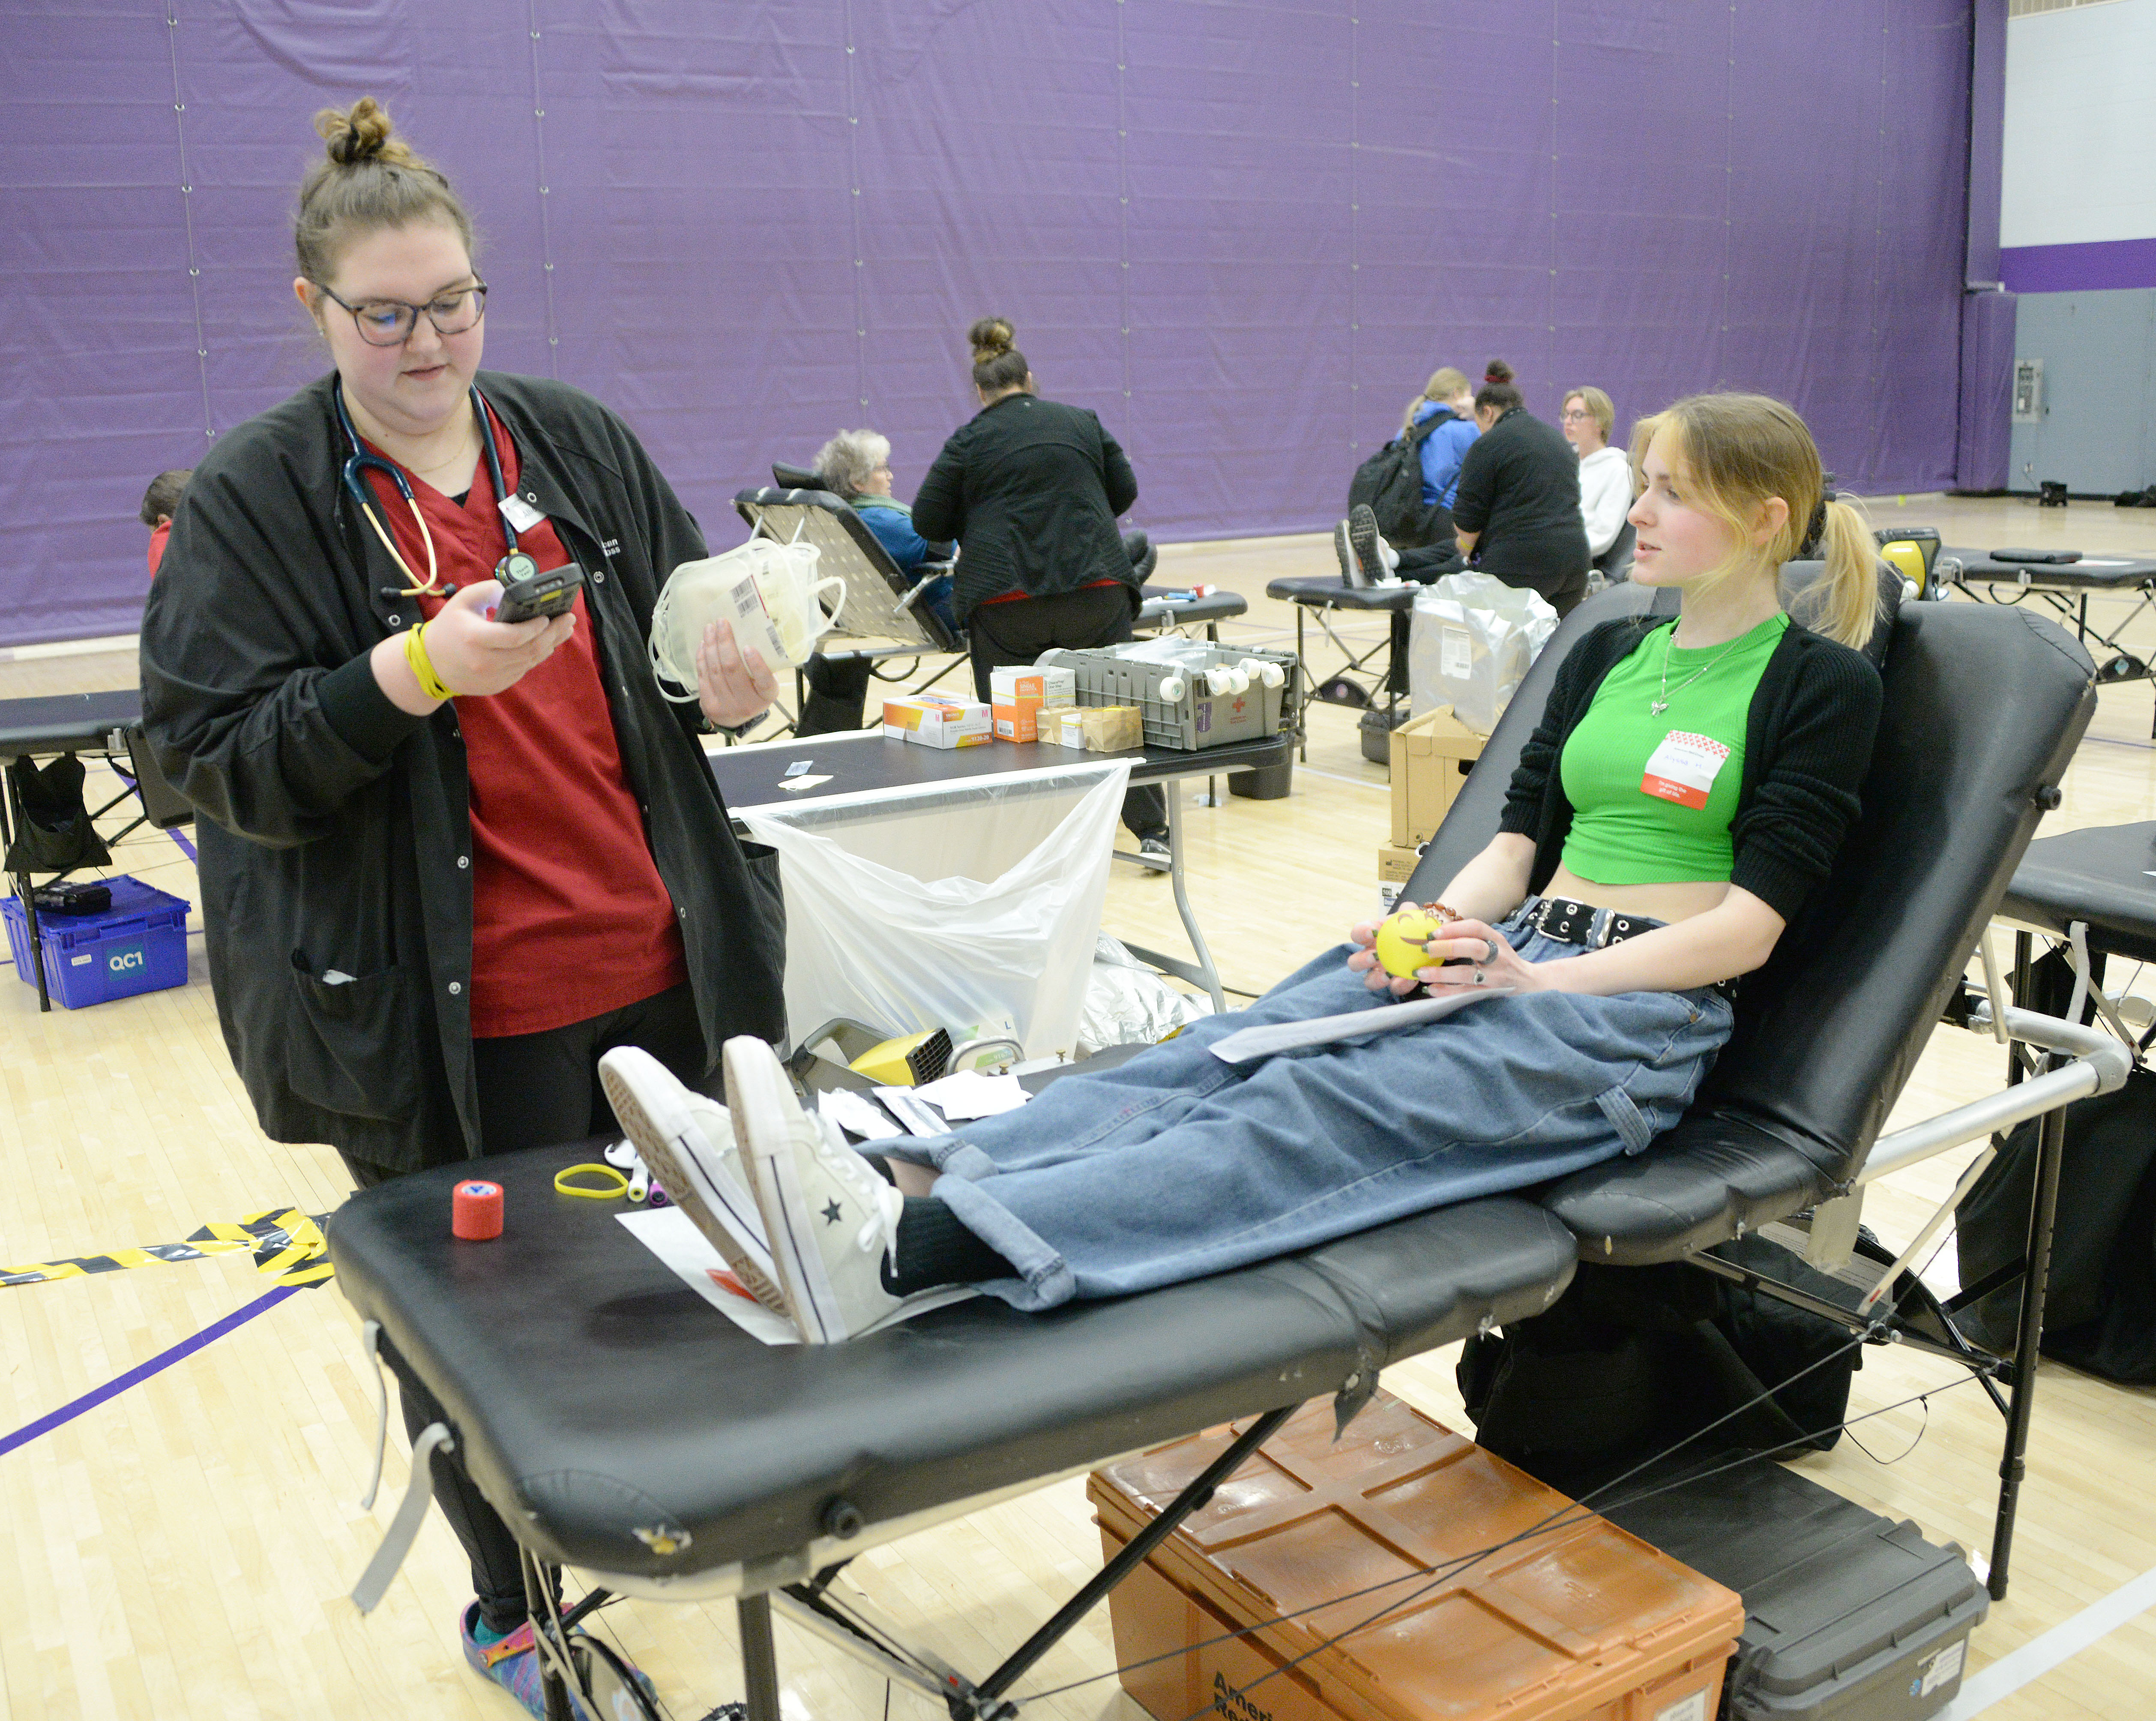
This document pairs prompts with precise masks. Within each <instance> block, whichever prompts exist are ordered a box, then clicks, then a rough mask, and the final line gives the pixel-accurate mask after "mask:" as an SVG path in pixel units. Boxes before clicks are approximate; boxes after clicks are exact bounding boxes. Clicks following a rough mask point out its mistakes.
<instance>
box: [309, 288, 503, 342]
mask: <svg viewBox="0 0 2156 1721" xmlns="http://www.w3.org/2000/svg"><path fill="white" fill-rule="evenodd" d="M315 285H316V286H318V287H321V282H320V281H317V282H316V283H315ZM321 290H322V295H323V296H324V297H325V298H327V299H333V300H336V302H337V303H338V304H339V305H341V306H344V308H345V309H346V311H350V312H351V313H352V322H353V325H354V326H356V327H357V329H358V330H359V338H360V339H361V340H362V341H364V342H367V345H368V346H370V347H402V346H403V344H404V343H405V342H407V341H408V340H410V339H411V338H412V331H413V329H415V328H417V327H418V325H419V313H420V312H421V311H425V312H426V313H427V321H429V322H431V323H432V324H434V332H435V333H436V334H438V335H461V334H463V333H464V332H465V331H466V330H468V329H470V328H472V327H474V326H476V325H477V323H478V321H479V320H480V318H481V317H482V316H485V315H486V283H485V281H475V282H473V283H472V285H470V286H468V287H452V288H450V289H449V291H447V292H445V293H437V294H435V295H434V297H433V298H431V299H429V301H427V302H426V303H425V304H424V305H413V304H409V303H408V302H407V301H404V300H402V299H362V301H360V302H359V303H358V304H357V305H354V304H352V303H351V302H350V301H348V300H344V299H338V298H337V295H336V294H335V293H332V292H331V291H330V290H329V289H328V288H327V287H321Z"/></svg>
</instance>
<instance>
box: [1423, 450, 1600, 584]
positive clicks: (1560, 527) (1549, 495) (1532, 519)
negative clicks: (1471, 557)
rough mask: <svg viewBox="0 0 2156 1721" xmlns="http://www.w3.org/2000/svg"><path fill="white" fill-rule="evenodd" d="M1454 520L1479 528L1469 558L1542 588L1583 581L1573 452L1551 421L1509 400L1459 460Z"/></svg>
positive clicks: (1582, 531) (1582, 526)
mask: <svg viewBox="0 0 2156 1721" xmlns="http://www.w3.org/2000/svg"><path fill="white" fill-rule="evenodd" d="M1452 523H1453V524H1454V525H1455V527H1458V528H1459V529H1460V531H1462V532H1476V533H1478V534H1479V537H1477V539H1476V545H1475V565H1476V567H1477V568H1481V570H1482V571H1483V572H1484V573H1491V574H1495V575H1496V577H1497V578H1499V579H1501V580H1502V581H1504V582H1505V583H1506V584H1507V585H1511V586H1529V587H1532V588H1533V589H1535V590H1536V591H1538V592H1541V593H1544V594H1545V595H1548V594H1549V593H1554V592H1563V591H1566V590H1568V589H1571V588H1578V587H1581V586H1584V585H1585V583H1586V582H1587V563H1588V555H1587V524H1586V521H1584V520H1583V519H1582V518H1581V517H1580V512H1579V456H1578V455H1576V454H1574V453H1573V450H1572V444H1570V443H1568V442H1567V441H1566V440H1565V439H1564V437H1563V434H1560V433H1559V432H1558V430H1557V429H1556V428H1555V427H1554V426H1552V425H1549V424H1544V423H1543V421H1542V420H1541V419H1537V418H1536V417H1535V416H1534V415H1533V414H1532V413H1528V412H1526V411H1523V410H1522V409H1521V408H1518V407H1514V408H1512V410H1510V411H1509V412H1507V414H1505V415H1504V417H1502V418H1501V419H1498V420H1497V422H1496V424H1492V425H1491V427H1490V428H1489V429H1487V430H1486V431H1485V432H1484V433H1483V434H1481V435H1480V436H1478V437H1476V439H1475V440H1474V442H1473V443H1471V444H1470V445H1469V447H1468V450H1467V453H1466V456H1465V457H1464V458H1463V459H1462V460H1461V461H1460V487H1459V489H1458V490H1457V491H1455V494H1454V496H1453V500H1452Z"/></svg>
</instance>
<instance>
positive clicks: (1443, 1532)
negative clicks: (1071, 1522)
mask: <svg viewBox="0 0 2156 1721" xmlns="http://www.w3.org/2000/svg"><path fill="white" fill-rule="evenodd" d="M1236 1432H1240V1429H1232V1430H1229V1429H1222V1430H1215V1431H1213V1432H1212V1433H1209V1434H1202V1435H1195V1436H1192V1437H1191V1438H1190V1439H1188V1440H1184V1441H1176V1442H1175V1443H1174V1444H1173V1445H1171V1446H1163V1447H1161V1448H1160V1449H1159V1450H1158V1451H1152V1452H1148V1453H1147V1454H1146V1455H1145V1456H1142V1457H1138V1458H1130V1459H1126V1460H1124V1461H1123V1462H1122V1463H1120V1464H1116V1465H1115V1466H1113V1467H1111V1468H1109V1469H1106V1470H1101V1471H1096V1472H1094V1474H1093V1477H1092V1479H1091V1482H1090V1483H1089V1485H1088V1487H1087V1488H1086V1493H1087V1497H1088V1498H1090V1499H1091V1501H1092V1503H1093V1507H1094V1511H1095V1513H1096V1516H1095V1518H1094V1522H1095V1523H1097V1524H1098V1525H1099V1526H1100V1530H1101V1548H1102V1549H1103V1550H1104V1552H1106V1554H1111V1555H1112V1554H1116V1553H1118V1552H1120V1551H1121V1550H1122V1548H1123V1547H1124V1546H1125V1545H1126V1544H1127V1543H1128V1542H1129V1541H1130V1540H1131V1539H1132V1538H1133V1537H1134V1536H1136V1535H1137V1533H1139V1532H1140V1531H1141V1530H1142V1529H1143V1528H1146V1527H1147V1525H1148V1524H1149V1523H1152V1520H1153V1519H1154V1518H1155V1517H1156V1516H1157V1515H1158V1513H1159V1512H1160V1511H1161V1509H1162V1508H1163V1507H1164V1506H1166V1505H1167V1504H1168V1502H1169V1501H1171V1500H1172V1499H1173V1498H1174V1497H1175V1495H1176V1494H1177V1493H1178V1492H1179V1491H1180V1490H1181V1489H1182V1488H1183V1486H1184V1485H1185V1484H1187V1483H1188V1482H1190V1481H1191V1480H1192V1479H1193V1477H1196V1476H1197V1475H1198V1473H1199V1472H1200V1471H1201V1470H1203V1469H1204V1467H1205V1466H1206V1465H1207V1464H1209V1462H1212V1461H1213V1460H1214V1459H1215V1458H1217V1457H1218V1456H1219V1454H1220V1453H1221V1451H1223V1449H1224V1448H1225V1446H1227V1444H1228V1442H1229V1438H1230V1437H1231V1436H1232V1435H1233V1434H1234V1433H1236ZM1342 1597H1346V1598H1347V1600H1342V1599H1341V1598H1342ZM1388 1603H1390V1604H1391V1607H1390V1609H1389V1610H1388V1606H1387V1604H1388ZM1108 1605H1109V1616H1110V1620H1111V1624H1112V1625H1113V1626H1114V1630H1115V1640H1116V1662H1117V1663H1118V1664H1119V1666H1120V1667H1121V1669H1122V1682H1123V1688H1124V1689H1125V1690H1126V1691H1127V1692H1128V1693H1130V1694H1131V1695H1132V1697H1133V1698H1136V1699H1137V1701H1138V1702H1139V1703H1141V1704H1142V1705H1143V1706H1144V1707H1145V1708H1147V1710H1148V1711H1149V1712H1151V1713H1152V1714H1153V1715H1154V1716H1155V1717H1157V1718H1158V1721H1183V1718H1185V1717H1187V1716H1190V1715H1193V1714H1204V1713H1206V1712H1207V1711H1208V1710H1211V1711H1212V1712H1214V1713H1216V1714H1217V1715H1219V1716H1220V1717H1223V1718H1224V1721H1709V1718H1711V1717H1712V1716H1713V1715H1714V1714H1715V1713H1716V1712H1717V1707H1718V1705H1719V1703H1720V1699H1721V1695H1722V1672H1723V1669H1724V1667H1725V1666H1726V1664H1727V1662H1728V1659H1729V1656H1730V1654H1731V1652H1732V1651H1733V1650H1734V1649H1735V1648H1736V1647H1737V1637H1738V1632H1740V1631H1742V1630H1743V1626H1744V1605H1743V1602H1742V1601H1740V1600H1738V1597H1737V1596H1736V1595H1735V1594H1733V1593H1732V1591H1730V1590H1727V1589H1726V1588H1724V1587H1723V1586H1722V1585H1719V1584H1717V1583H1714V1582H1712V1581H1711V1580H1708V1579H1706V1578H1703V1577H1702V1576H1701V1575H1699V1574H1698V1573H1697V1572H1695V1571H1693V1570H1691V1569H1689V1568H1688V1567H1686V1566H1684V1565H1681V1564H1678V1563H1677V1561H1676V1560H1674V1559H1671V1558H1670V1557H1669V1555H1667V1554H1662V1553H1659V1552H1657V1551H1656V1550H1655V1549H1653V1548H1650V1547H1649V1546H1648V1545H1647V1544H1645V1542H1642V1541H1640V1539H1637V1538H1636V1537H1634V1536H1631V1535H1628V1534H1627V1533H1625V1532H1624V1531H1623V1530H1620V1529H1619V1528H1617V1527H1616V1526H1615V1525H1614V1524H1613V1523H1610V1522H1609V1520H1608V1519H1607V1518H1598V1517H1596V1516H1595V1515H1594V1513H1590V1512H1587V1511H1584V1510H1583V1509H1582V1508H1578V1507H1574V1506H1573V1505H1572V1503H1570V1502H1569V1501H1568V1500H1567V1499H1566V1498H1564V1497H1563V1495H1562V1494H1559V1493H1558V1492H1556V1491H1555V1490H1553V1489H1551V1488H1548V1487H1543V1484H1542V1483H1540V1482H1537V1481H1535V1480H1534V1479H1533V1478H1532V1477H1529V1476H1527V1475H1526V1474H1524V1473H1523V1472H1520V1471H1517V1470H1515V1469H1514V1468H1513V1467H1512V1466H1511V1465H1509V1464H1507V1463H1505V1462H1502V1461H1501V1459H1498V1458H1496V1457H1493V1456H1491V1454H1489V1453H1488V1452H1486V1451H1482V1449H1481V1447H1479V1446H1475V1445H1474V1444H1472V1443H1471V1442H1470V1441H1466V1440H1464V1439H1462V1438H1461V1437H1460V1436H1458V1435H1456V1434H1454V1433H1451V1432H1450V1431H1448V1430H1446V1429H1445V1428H1444V1427H1442V1426H1440V1425H1439V1424H1437V1423H1435V1422H1434V1421H1432V1420H1430V1418H1428V1417H1427V1416H1424V1415H1420V1414H1419V1412H1417V1411H1415V1410H1413V1409H1411V1408H1410V1407H1409V1406H1408V1405H1404V1404H1402V1403H1401V1402H1400V1401H1399V1400H1397V1399H1394V1398H1393V1397H1392V1396H1391V1395H1389V1394H1387V1393H1384V1392H1379V1393H1378V1395H1377V1396H1376V1397H1375V1398H1374V1399H1373V1400H1371V1402H1370V1403H1369V1405H1368V1406H1366V1407H1365V1408H1364V1410H1363V1413H1362V1414H1361V1415H1359V1416H1358V1417H1357V1418H1356V1419H1355V1420H1354V1421H1353V1422H1352V1423H1350V1424H1349V1425H1348V1426H1347V1430H1346V1431H1345V1432H1344V1433H1342V1434H1341V1435H1340V1436H1338V1438H1337V1439H1336V1438H1335V1437H1334V1418H1333V1410H1332V1403H1331V1401H1330V1400H1326V1399H1321V1400H1318V1401H1317V1402H1316V1403H1314V1404H1311V1405H1306V1406H1305V1407H1304V1408H1303V1410H1301V1412H1300V1413H1299V1414H1298V1415H1296V1416H1295V1417H1294V1418H1293V1419H1292V1420H1290V1421H1289V1422H1288V1424H1287V1426H1286V1427H1284V1428H1283V1429H1281V1431H1280V1432H1279V1433H1278V1434H1276V1435H1275V1436H1273V1438H1272V1439H1271V1440H1270V1441H1267V1442H1266V1443H1265V1445H1264V1446H1261V1447H1260V1449H1259V1450H1258V1451H1257V1452H1256V1454H1255V1455H1254V1456H1252V1457H1251V1458H1250V1459H1249V1460H1248V1461H1247V1462H1245V1464H1244V1466H1243V1467H1242V1468H1241V1470H1240V1471H1239V1472H1236V1474H1235V1477H1234V1478H1233V1479H1232V1480H1231V1481H1229V1482H1227V1483H1226V1484H1224V1486H1223V1487H1220V1488H1219V1490H1218V1491H1217V1492H1215V1493H1214V1496H1213V1498H1212V1500H1211V1501H1210V1503H1208V1504H1207V1505H1204V1506H1201V1507H1200V1508H1199V1509H1198V1510H1197V1511H1196V1512H1194V1513H1192V1514H1191V1515H1190V1517H1189V1518H1187V1519H1185V1520H1184V1521H1183V1526H1182V1528H1179V1529H1178V1530H1177V1531H1176V1532H1175V1533H1174V1534H1173V1535H1172V1536H1170V1537H1168V1539H1167V1540H1165V1541H1164V1542H1163V1543H1162V1544H1160V1545H1159V1546H1158V1548H1156V1549H1154V1550H1153V1551H1152V1554H1150V1555H1148V1556H1147V1559H1146V1561H1145V1563H1144V1564H1142V1565H1141V1566H1140V1567H1139V1568H1138V1569H1137V1570H1136V1571H1135V1572H1133V1573H1132V1575H1130V1577H1129V1578H1128V1579H1127V1580H1126V1581H1125V1582H1123V1583H1122V1585H1119V1586H1118V1587H1117V1588H1116V1590H1114V1591H1113V1592H1112V1593H1111V1595H1110V1596H1109V1599H1108ZM1238 1632H1240V1633H1242V1634H1244V1635H1240V1636H1238V1635H1231V1634H1235V1633H1238ZM1912 1713H1913V1712H1912Z"/></svg>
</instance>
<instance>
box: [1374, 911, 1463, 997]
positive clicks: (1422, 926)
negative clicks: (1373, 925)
mask: <svg viewBox="0 0 2156 1721" xmlns="http://www.w3.org/2000/svg"><path fill="white" fill-rule="evenodd" d="M1444 930H1445V922H1443V921H1441V920H1440V919H1439V918H1438V917H1436V916H1435V915H1434V914H1427V913H1424V912H1423V911H1422V910H1421V909H1419V908H1414V909H1402V910H1401V911H1400V912H1399V913H1398V914H1395V915H1394V916H1393V917H1391V918H1389V920H1387V921H1386V922H1384V923H1383V925H1382V926H1380V927H1378V937H1377V941H1376V943H1375V944H1374V945H1373V947H1372V948H1374V949H1375V950H1376V951H1377V953H1378V963H1379V964H1380V965H1381V966H1382V967H1383V968H1384V970H1385V972H1386V973H1387V974H1392V975H1394V976H1396V977H1397V978H1399V979H1403V980H1412V979H1414V973H1415V970H1416V969H1417V968H1429V967H1430V966H1431V965H1432V964H1433V963H1435V961H1436V958H1435V957H1433V956H1432V955H1430V953H1429V952H1428V951H1426V950H1424V948H1423V946H1424V945H1425V944H1427V943H1429V942H1430V940H1431V939H1432V938H1435V937H1436V936H1437V935H1438V934H1439V933H1440V932H1443V931H1444Z"/></svg>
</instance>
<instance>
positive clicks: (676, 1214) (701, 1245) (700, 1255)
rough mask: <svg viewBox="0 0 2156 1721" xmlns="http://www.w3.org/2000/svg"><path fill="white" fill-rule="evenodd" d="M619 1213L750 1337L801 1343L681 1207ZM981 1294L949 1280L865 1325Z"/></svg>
mask: <svg viewBox="0 0 2156 1721" xmlns="http://www.w3.org/2000/svg"><path fill="white" fill-rule="evenodd" d="M614 1217H615V1218H617V1219H619V1220H620V1221H621V1222H622V1223H623V1224H624V1225H627V1226H628V1227H629V1236H632V1237H634V1238H635V1239H636V1241H638V1242H639V1243H641V1244H643V1245H644V1247H645V1248H647V1249H649V1251H651V1252H652V1253H653V1254H654V1255H655V1256H658V1257H659V1258H660V1261H664V1262H665V1264H666V1266H667V1267H668V1268H669V1269H670V1271H672V1272H673V1274H674V1276H675V1277H676V1278H678V1279H679V1280H680V1281H681V1282H682V1283H683V1284H685V1285H686V1286H687V1287H689V1288H690V1290H692V1291H694V1292H696V1294H697V1295H698V1296H699V1297H702V1298H703V1299H704V1301H705V1302H708V1303H710V1304H711V1307H713V1308H715V1309H716V1310H718V1312H719V1313H721V1314H722V1315H724V1316H725V1317H726V1318H727V1319H728V1320H730V1321H731V1322H732V1323H734V1324H735V1325H736V1326H737V1327H738V1328H741V1329H742V1332H744V1333H747V1334H748V1335H749V1337H750V1338H754V1339H757V1340H758V1341H760V1342H761V1343H765V1344H798V1343H800V1342H801V1335H800V1334H799V1333H797V1332H796V1331H795V1330H794V1328H793V1322H791V1321H789V1320H788V1319H787V1318H785V1317H784V1316H783V1315H775V1314H773V1313H772V1312H771V1311H770V1310H769V1309H767V1308H766V1307H764V1306H763V1305H762V1303H760V1302H757V1300H756V1299H755V1298H754V1297H751V1296H750V1295H749V1294H748V1293H747V1292H746V1291H737V1290H736V1289H734V1288H733V1287H735V1286H736V1285H737V1284H739V1283H740V1281H739V1280H737V1279H736V1278H735V1277H734V1276H733V1273H732V1271H731V1270H730V1269H729V1268H728V1267H727V1266H726V1257H725V1256H721V1254H720V1253H719V1251H717V1250H716V1249H714V1248H713V1247H712V1246H711V1244H710V1242H709V1241H707V1240H706V1238H705V1236H704V1234H703V1233H702V1232H701V1231H700V1230H697V1229H696V1225H694V1224H693V1223H692V1222H691V1221H690V1218H689V1215H687V1214H685V1213H684V1212H682V1210H680V1208H678V1207H646V1208H643V1209H640V1210H638V1211H636V1212H634V1213H618V1214H616V1215H614ZM979 1294H980V1293H979V1292H977V1291H975V1290H974V1289H973V1287H972V1286H971V1285H944V1286H942V1287H938V1288H937V1289H936V1290H933V1291H923V1292H921V1293H919V1294H918V1295H917V1296H913V1297H907V1298H906V1301H905V1302H901V1304H899V1306H898V1307H896V1308H895V1309H893V1310H892V1311H891V1313H889V1314H887V1315H885V1317H884V1318H882V1319H881V1320H880V1321H878V1322H877V1323H875V1325H874V1326H872V1327H867V1328H863V1329H862V1330H863V1331H864V1332H867V1333H877V1332H880V1331H882V1329H883V1328H885V1327H896V1325H898V1324H899V1323H900V1322H901V1321H910V1320H911V1319H912V1318H914V1317H915V1316H916V1315H925V1314H927V1313H928V1311H929V1310H931V1309H932V1308H942V1307H944V1306H945V1305H946V1304H947V1303H952V1302H964V1301H965V1300H966V1299H967V1298H968V1297H977V1296H978V1295H979Z"/></svg>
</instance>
